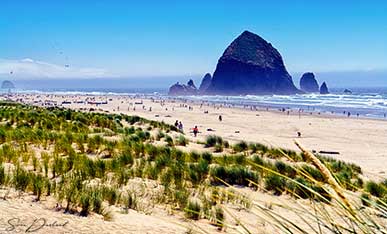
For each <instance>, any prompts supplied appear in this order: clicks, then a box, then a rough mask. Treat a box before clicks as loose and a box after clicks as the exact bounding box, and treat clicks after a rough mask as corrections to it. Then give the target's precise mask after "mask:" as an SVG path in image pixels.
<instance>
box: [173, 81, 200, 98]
mask: <svg viewBox="0 0 387 234" xmlns="http://www.w3.org/2000/svg"><path fill="white" fill-rule="evenodd" d="M197 93H198V90H197V88H196V86H195V84H194V82H193V80H189V81H188V83H187V84H186V85H185V84H179V82H177V83H176V84H174V85H172V86H171V87H170V88H169V91H168V95H171V96H185V95H196V94H197Z"/></svg>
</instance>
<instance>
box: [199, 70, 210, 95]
mask: <svg viewBox="0 0 387 234" xmlns="http://www.w3.org/2000/svg"><path fill="white" fill-rule="evenodd" d="M211 81H212V76H211V74H210V73H207V74H206V75H205V76H204V77H203V79H202V82H201V83H200V87H199V92H200V93H205V92H206V90H207V89H208V87H209V86H210V85H211Z"/></svg>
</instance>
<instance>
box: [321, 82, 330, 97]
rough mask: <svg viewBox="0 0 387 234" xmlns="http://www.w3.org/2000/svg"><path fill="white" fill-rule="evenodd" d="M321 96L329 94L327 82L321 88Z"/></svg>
mask: <svg viewBox="0 0 387 234" xmlns="http://www.w3.org/2000/svg"><path fill="white" fill-rule="evenodd" d="M320 94H329V90H328V86H327V84H326V83H325V82H323V83H322V85H321V87H320Z"/></svg>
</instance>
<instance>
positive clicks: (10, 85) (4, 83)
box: [1, 80, 15, 89]
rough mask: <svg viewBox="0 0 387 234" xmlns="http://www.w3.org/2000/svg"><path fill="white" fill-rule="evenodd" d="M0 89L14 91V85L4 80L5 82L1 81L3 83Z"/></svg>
mask: <svg viewBox="0 0 387 234" xmlns="http://www.w3.org/2000/svg"><path fill="white" fill-rule="evenodd" d="M1 88H2V89H14V88H15V85H14V84H13V83H12V82H11V81H9V80H5V81H3V83H1Z"/></svg>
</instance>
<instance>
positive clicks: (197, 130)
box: [193, 126, 199, 137]
mask: <svg viewBox="0 0 387 234" xmlns="http://www.w3.org/2000/svg"><path fill="white" fill-rule="evenodd" d="M198 133H199V129H198V126H195V127H194V129H193V134H194V136H195V137H196V136H197V135H198Z"/></svg>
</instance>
